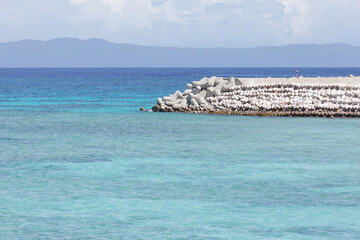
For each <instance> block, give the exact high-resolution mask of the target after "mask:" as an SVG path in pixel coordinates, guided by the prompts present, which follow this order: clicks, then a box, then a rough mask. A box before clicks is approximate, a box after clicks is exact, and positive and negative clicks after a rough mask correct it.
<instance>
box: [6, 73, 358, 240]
mask: <svg viewBox="0 0 360 240" xmlns="http://www.w3.org/2000/svg"><path fill="white" fill-rule="evenodd" d="M299 71H300V74H301V75H303V76H347V75H349V74H353V75H360V69H359V68H356V69H350V68H349V69H340V68H332V69H325V68H321V69H315V68H313V69H299ZM213 75H215V76H224V77H229V76H235V77H269V76H271V77H281V76H284V77H286V76H293V75H294V69H292V68H275V69H273V68H262V69H260V68H247V69H245V68H225V69H221V68H218V69H216V68H215V69H205V68H203V69H195V68H194V69H159V68H154V69H136V68H135V69H0V239H360V218H359V216H360V159H359V156H360V148H359V146H360V137H359V136H360V120H358V119H321V118H262V117H242V116H212V115H195V114H194V115H191V114H180V113H146V112H139V111H138V110H139V108H140V107H147V108H150V107H152V106H153V105H154V104H155V103H156V99H157V98H158V97H161V96H164V95H169V94H170V93H173V92H175V91H176V90H178V89H180V90H184V89H185V84H186V83H188V82H192V81H194V80H199V79H201V78H202V77H204V76H213Z"/></svg>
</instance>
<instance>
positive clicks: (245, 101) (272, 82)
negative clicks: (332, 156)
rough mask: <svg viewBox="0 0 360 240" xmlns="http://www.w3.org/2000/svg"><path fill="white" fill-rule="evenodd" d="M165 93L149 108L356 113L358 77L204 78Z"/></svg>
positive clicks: (359, 105)
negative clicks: (182, 88)
mask: <svg viewBox="0 0 360 240" xmlns="http://www.w3.org/2000/svg"><path fill="white" fill-rule="evenodd" d="M186 87H187V89H186V90H185V91H184V92H180V91H176V92H175V93H174V94H171V95H169V96H164V97H163V98H159V99H158V100H157V104H156V105H155V106H154V107H153V108H152V111H154V112H185V113H209V114H234V115H250V116H304V117H311V116H312V117H360V77H355V76H352V75H350V76H348V77H317V78H304V77H299V78H295V77H294V78H234V77H232V78H221V77H211V78H203V79H201V80H200V81H194V82H192V83H189V84H187V85H186Z"/></svg>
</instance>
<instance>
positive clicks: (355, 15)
mask: <svg viewBox="0 0 360 240" xmlns="http://www.w3.org/2000/svg"><path fill="white" fill-rule="evenodd" d="M359 13H360V1H359V0H0V42H8V41H16V40H23V39H37V40H49V39H53V38H59V37H74V38H80V39H89V38H102V39H106V40H108V41H112V42H116V43H132V44H140V45H147V46H177V47H201V48H209V47H256V46H277V45H288V44H304V43H316V44H323V43H339V42H342V43H348V44H351V45H355V46H360V14H359Z"/></svg>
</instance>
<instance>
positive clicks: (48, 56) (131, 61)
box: [0, 38, 360, 67]
mask: <svg viewBox="0 0 360 240" xmlns="http://www.w3.org/2000/svg"><path fill="white" fill-rule="evenodd" d="M0 67H360V47H354V46H351V45H348V44H344V43H335V44H323V45H315V44H304V45H288V46H278V47H271V46H269V47H255V48H177V47H149V46H139V45H132V44H116V43H111V42H108V41H105V40H102V39H89V40H80V39H74V38H58V39H53V40H50V41H37V40H23V41H16V42H8V43H0Z"/></svg>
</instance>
